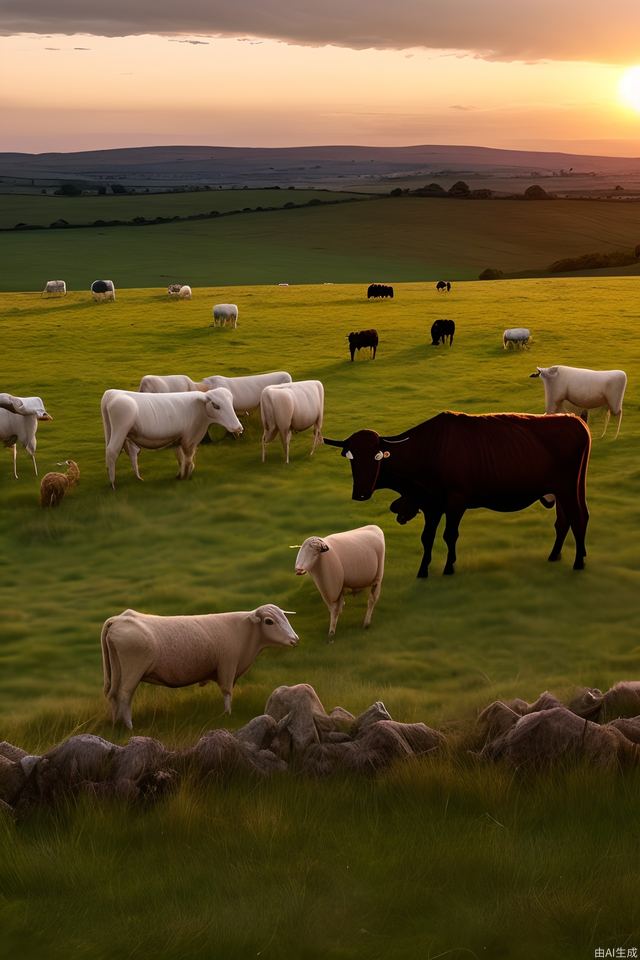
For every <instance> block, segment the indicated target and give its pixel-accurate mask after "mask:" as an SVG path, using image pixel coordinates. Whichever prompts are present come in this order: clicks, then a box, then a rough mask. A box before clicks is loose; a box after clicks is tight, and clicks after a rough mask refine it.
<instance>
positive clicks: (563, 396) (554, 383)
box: [531, 364, 627, 437]
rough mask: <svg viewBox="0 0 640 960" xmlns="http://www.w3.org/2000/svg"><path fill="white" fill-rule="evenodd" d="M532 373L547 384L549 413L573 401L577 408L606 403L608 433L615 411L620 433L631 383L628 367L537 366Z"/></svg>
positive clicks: (558, 410)
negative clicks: (624, 398)
mask: <svg viewBox="0 0 640 960" xmlns="http://www.w3.org/2000/svg"><path fill="white" fill-rule="evenodd" d="M536 371H537V372H536V373H532V374H531V376H532V377H540V378H541V380H542V383H543V384H544V401H545V410H544V412H545V413H561V412H562V411H563V410H564V409H566V408H567V405H569V409H571V410H573V411H578V412H580V411H582V410H593V409H595V408H597V407H606V414H605V420H604V430H603V431H602V436H603V437H604V435H605V433H606V432H607V426H608V425H609V418H610V416H611V414H613V415H614V417H616V418H617V420H618V429H617V430H616V437H617V436H618V434H619V433H620V423H621V421H622V400H623V397H624V391H625V389H626V386H627V375H626V373H625V372H624V370H588V369H586V368H584V367H564V366H562V365H559V364H556V365H555V366H553V367H536Z"/></svg>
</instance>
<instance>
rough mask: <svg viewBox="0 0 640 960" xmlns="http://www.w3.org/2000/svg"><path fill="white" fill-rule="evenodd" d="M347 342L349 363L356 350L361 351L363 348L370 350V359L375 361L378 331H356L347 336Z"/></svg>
mask: <svg viewBox="0 0 640 960" xmlns="http://www.w3.org/2000/svg"><path fill="white" fill-rule="evenodd" d="M347 340H348V341H349V353H350V354H351V361H352V362H353V358H354V356H355V352H356V350H362V348H363V347H370V348H371V359H372V360H375V358H376V350H377V349H378V331H377V330H358V331H352V332H351V333H348V334H347Z"/></svg>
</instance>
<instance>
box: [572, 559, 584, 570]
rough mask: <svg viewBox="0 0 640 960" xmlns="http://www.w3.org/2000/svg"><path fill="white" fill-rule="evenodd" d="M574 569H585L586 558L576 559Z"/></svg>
mask: <svg viewBox="0 0 640 960" xmlns="http://www.w3.org/2000/svg"><path fill="white" fill-rule="evenodd" d="M573 569H574V570H584V560H582V559H580V560H576V561H575V563H574V565H573Z"/></svg>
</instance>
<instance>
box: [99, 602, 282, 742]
mask: <svg viewBox="0 0 640 960" xmlns="http://www.w3.org/2000/svg"><path fill="white" fill-rule="evenodd" d="M290 612H291V611H285V610H281V609H280V607H276V606H275V605H274V604H271V603H267V604H265V605H264V606H261V607H257V608H256V609H255V610H246V611H240V612H233V613H207V614H201V615H200V616H188V617H187V616H182V617H158V616H154V615H152V614H147V613H138V612H137V611H136V610H125V611H124V613H120V614H118V615H117V616H115V617H109V619H108V620H105V622H104V625H103V627H102V633H101V635H100V642H101V645H102V667H103V673H104V693H105V696H106V697H107V699H108V700H109V702H110V704H111V716H112V720H113V722H114V723H117V722H118V721H121V722H122V723H124V724H125V726H127V727H129V729H131V726H132V724H131V701H132V699H133V695H134V693H135V691H136V688H137V687H138V684H139V683H156V684H160V685H161V686H165V687H188V686H191V685H192V684H194V683H199V684H200V685H203V684H205V683H207V682H209V681H211V680H213V681H215V682H216V683H217V684H218V687H219V688H220V691H221V692H222V695H223V697H224V710H225V713H231V700H232V696H233V687H234V684H235V682H236V680H237V679H238V678H239V677H241V676H242V675H243V674H244V673H246V672H247V670H248V669H249V667H250V666H251V665H252V664H253V662H254V660H255V659H256V657H257V656H258V654H259V653H260V651H261V650H263V649H264V648H265V647H269V646H272V647H275V646H283V647H295V646H296V644H297V643H298V635H297V634H296V633H295V631H294V630H293V627H292V626H291V624H290V623H289V621H288V619H287V617H286V613H290Z"/></svg>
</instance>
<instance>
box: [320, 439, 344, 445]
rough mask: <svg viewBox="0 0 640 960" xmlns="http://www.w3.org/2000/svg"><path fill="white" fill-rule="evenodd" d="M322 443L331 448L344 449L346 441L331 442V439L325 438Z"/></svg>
mask: <svg viewBox="0 0 640 960" xmlns="http://www.w3.org/2000/svg"><path fill="white" fill-rule="evenodd" d="M322 442H323V443H326V444H327V445H328V446H330V447H344V445H345V443H346V440H330V439H329V437H323V438H322Z"/></svg>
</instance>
